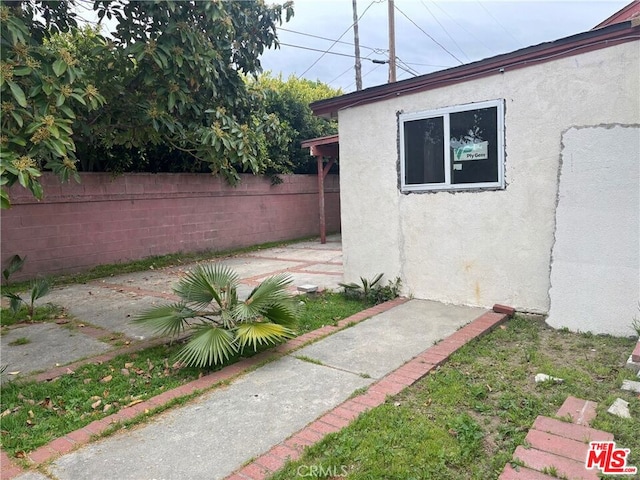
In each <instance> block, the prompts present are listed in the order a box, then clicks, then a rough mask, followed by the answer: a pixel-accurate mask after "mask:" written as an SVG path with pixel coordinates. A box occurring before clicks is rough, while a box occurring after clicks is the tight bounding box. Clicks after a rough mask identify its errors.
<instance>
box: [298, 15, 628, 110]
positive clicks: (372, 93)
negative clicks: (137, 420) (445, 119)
mask: <svg viewBox="0 0 640 480" xmlns="http://www.w3.org/2000/svg"><path fill="white" fill-rule="evenodd" d="M639 27H640V21H638V19H634V20H631V21H628V22H622V23H616V24H614V25H611V26H608V27H604V28H600V29H598V30H589V31H587V32H583V33H579V34H577V35H572V36H570V37H565V38H561V39H559V40H556V41H553V42H546V43H541V44H540V45H534V46H532V47H526V48H523V49H520V50H516V51H514V52H510V53H505V54H501V55H496V56H494V57H490V58H485V59H484V60H479V61H477V62H473V63H468V64H465V65H460V66H458V67H453V68H448V69H446V70H440V71H437V72H433V73H428V74H426V75H421V76H419V77H413V78H409V79H406V80H401V81H399V82H395V83H388V84H383V85H378V86H375V87H370V88H367V89H365V90H360V91H356V92H352V93H348V94H346V95H341V96H339V97H334V98H329V99H326V100H320V101H317V102H313V103H312V104H311V105H310V107H311V110H313V113H314V114H315V115H318V116H323V117H336V116H337V112H338V110H342V109H344V108H349V107H354V106H356V105H366V104H368V103H373V102H377V101H380V100H384V99H387V98H389V97H392V96H395V97H398V96H400V95H405V94H409V93H417V92H422V91H425V90H431V89H434V88H439V87H443V86H446V85H451V84H455V83H460V82H463V81H465V80H468V79H470V78H479V77H486V76H489V75H498V74H502V73H505V72H506V71H507V70H509V71H510V70H515V69H518V68H524V67H528V66H531V65H534V64H538V63H542V62H548V61H551V60H555V59H557V58H561V57H566V56H569V55H572V54H574V53H575V52H576V51H579V52H580V53H584V52H588V51H592V50H599V49H602V48H607V47H610V46H613V45H618V44H621V43H626V42H630V41H634V40H638V39H640V28H639Z"/></svg>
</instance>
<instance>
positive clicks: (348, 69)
mask: <svg viewBox="0 0 640 480" xmlns="http://www.w3.org/2000/svg"><path fill="white" fill-rule="evenodd" d="M373 53H374V52H370V53H369V54H368V55H367V56H366V57H363V60H371V59H370V58H369V57H370V56H371V55H373ZM354 68H355V67H354V66H353V65H351V66H350V67H349V68H347V69H346V70H345V71H344V72H342V73H341V74H340V75H338V76H337V77H336V78H334V79H333V80H331V81H330V82H327V84H328V85H331V84H332V83H333V82H335V81H336V80H338V79H339V78H340V77H343V76H344V75H346V74H347V73H349V72H350V71H351V70H353V69H354Z"/></svg>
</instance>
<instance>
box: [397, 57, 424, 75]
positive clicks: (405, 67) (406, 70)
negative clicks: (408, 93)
mask: <svg viewBox="0 0 640 480" xmlns="http://www.w3.org/2000/svg"><path fill="white" fill-rule="evenodd" d="M396 61H397V62H398V64H397V66H398V67H400V68H401V69H402V70H404V71H405V72H408V73H410V74H411V75H413V76H414V77H416V76H418V75H422V74H421V73H420V72H419V71H417V70H416V69H415V68H412V67H410V66H409V65H408V64H406V63H405V62H404V61H402V59H401V58H400V57H396ZM402 65H404V66H402Z"/></svg>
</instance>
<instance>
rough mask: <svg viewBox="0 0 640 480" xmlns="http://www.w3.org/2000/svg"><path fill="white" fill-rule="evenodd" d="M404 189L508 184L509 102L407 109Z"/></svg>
mask: <svg viewBox="0 0 640 480" xmlns="http://www.w3.org/2000/svg"><path fill="white" fill-rule="evenodd" d="M399 122H400V178H401V190H402V191H403V192H413V191H430V190H465V189H478V188H490V189H496V188H504V103H503V101H502V100H492V101H487V102H480V103H471V104H468V105H459V106H456V107H447V108H441V109H438V110H431V111H427V112H416V113H403V114H401V115H400V117H399Z"/></svg>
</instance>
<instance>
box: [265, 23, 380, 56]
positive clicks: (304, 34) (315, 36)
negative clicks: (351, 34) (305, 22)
mask: <svg viewBox="0 0 640 480" xmlns="http://www.w3.org/2000/svg"><path fill="white" fill-rule="evenodd" d="M352 26H353V25H352ZM349 28H351V27H349ZM278 30H282V31H283V32H289V33H295V34H296V35H303V36H305V37H311V38H318V39H320V40H326V41H328V42H336V43H342V44H344V45H350V46H352V47H353V46H354V44H353V43H350V42H345V41H342V40H334V39H333V38H327V37H322V36H320V35H313V34H312V33H304V32H297V31H296V30H289V29H288V28H282V27H278ZM360 47H362V48H366V49H367V50H372V51H373V52H375V53H380V54H382V53H385V52H387V51H388V50H386V49H384V48H374V47H367V46H366V45H362V44H360Z"/></svg>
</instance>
